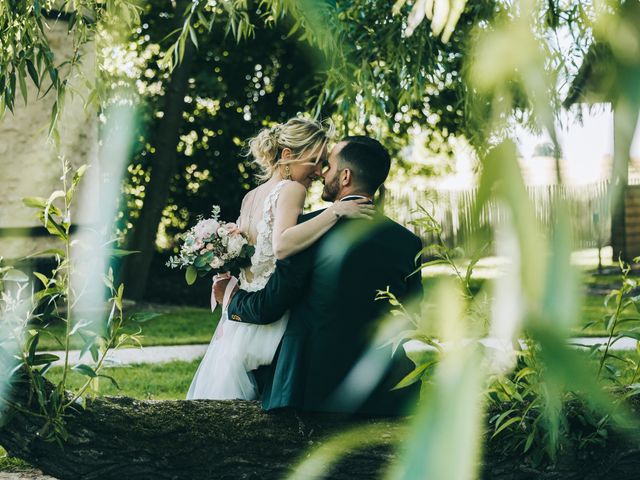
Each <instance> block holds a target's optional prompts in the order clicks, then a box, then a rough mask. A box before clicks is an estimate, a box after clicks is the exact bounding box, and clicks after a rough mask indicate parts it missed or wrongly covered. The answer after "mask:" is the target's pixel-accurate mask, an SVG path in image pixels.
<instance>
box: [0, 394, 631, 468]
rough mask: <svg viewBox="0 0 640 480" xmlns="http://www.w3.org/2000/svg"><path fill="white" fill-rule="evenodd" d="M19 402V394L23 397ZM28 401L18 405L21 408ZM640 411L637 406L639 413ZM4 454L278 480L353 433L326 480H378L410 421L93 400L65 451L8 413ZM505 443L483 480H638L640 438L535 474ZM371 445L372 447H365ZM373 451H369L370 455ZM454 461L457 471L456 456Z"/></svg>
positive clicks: (78, 415) (241, 405) (236, 404)
mask: <svg viewBox="0 0 640 480" xmlns="http://www.w3.org/2000/svg"><path fill="white" fill-rule="evenodd" d="M18 393H20V392H18ZM22 395H23V398H22V400H21V399H20V398H16V399H15V400H16V401H17V402H19V403H22V404H23V405H24V403H23V402H24V401H25V399H26V393H24V392H23V393H22ZM639 404H640V401H639V402H635V404H634V406H635V407H636V408H635V409H636V411H637V410H638V408H637V407H638V405H639ZM5 418H6V423H5V424H4V425H3V426H2V427H1V428H0V445H2V446H3V447H4V448H5V449H6V450H7V452H8V453H9V455H11V456H14V457H18V458H21V459H23V460H25V461H27V462H29V463H30V464H32V465H33V466H34V467H37V468H39V469H41V470H42V471H43V472H44V473H46V474H49V475H52V476H54V477H57V478H59V479H73V480H76V479H116V480H122V479H125V478H136V479H147V478H148V479H193V478H202V479H205V478H212V479H238V478H245V479H253V478H255V479H260V480H269V479H280V478H283V477H285V476H286V475H287V474H290V473H291V472H292V471H293V469H294V468H295V466H296V465H297V464H298V462H299V460H300V459H302V458H304V457H305V456H306V455H307V454H308V453H309V451H310V449H311V448H313V447H316V446H319V445H322V444H323V442H325V441H326V440H327V439H328V437H330V436H331V435H332V434H334V433H336V432H339V431H344V429H346V428H349V427H353V426H354V425H360V426H365V427H368V428H375V432H376V435H375V436H376V437H378V438H379V441H374V442H370V440H371V437H372V436H374V435H372V434H371V431H370V430H369V434H368V436H367V437H365V436H363V440H362V442H363V444H362V447H361V448H354V449H350V450H349V449H345V448H342V449H341V451H340V454H341V455H342V457H341V460H340V461H339V462H338V464H337V465H335V466H333V467H331V468H329V469H328V470H326V474H325V477H324V478H331V479H339V480H342V479H354V478H381V477H382V476H383V474H384V472H385V471H386V469H387V467H388V466H389V465H390V463H391V462H393V461H394V460H395V459H396V458H397V456H396V451H397V448H398V446H399V445H401V442H402V441H403V440H404V439H405V438H406V437H407V435H406V432H407V429H408V428H409V427H408V423H409V422H410V419H407V418H402V419H384V418H378V419H355V420H354V419H348V418H346V417H345V416H341V415H326V414H324V415H321V414H309V413H306V414H302V413H300V412H294V411H280V412H276V413H265V412H263V411H262V410H261V409H260V406H259V404H258V403H257V402H247V401H240V400H236V401H212V400H197V401H146V400H136V399H132V398H127V397H105V398H97V399H95V400H93V401H91V402H89V404H88V406H87V409H86V410H83V411H72V412H69V415H68V417H67V420H66V421H67V423H66V425H67V428H68V432H69V437H68V439H67V440H66V441H65V442H64V443H63V445H62V448H61V447H60V446H59V445H58V444H57V443H55V442H45V441H43V440H42V439H40V438H39V436H38V434H37V432H38V431H39V430H40V429H41V428H42V420H40V419H38V418H37V417H34V416H31V415H29V414H24V413H20V412H17V411H15V410H13V411H11V415H9V416H8V417H5ZM501 438H502V437H497V438H496V439H494V440H492V441H491V442H488V444H487V447H486V450H485V454H484V465H483V469H482V471H483V473H482V478H484V479H487V480H489V479H491V480H516V479H517V480H529V479H531V480H534V479H535V480H556V479H557V480H560V479H562V480H573V479H575V480H578V479H580V480H582V479H586V480H595V479H602V478H609V479H616V480H624V479H636V478H637V475H638V471H640V438H638V436H637V435H636V436H635V437H630V436H626V437H625V436H622V435H620V434H616V433H612V434H611V435H610V436H609V438H608V440H607V443H606V445H602V444H600V445H595V444H594V445H592V446H589V447H584V448H581V449H577V448H572V449H567V450H565V451H564V452H563V453H562V455H561V456H560V457H559V459H558V462H557V464H556V465H554V466H552V467H545V468H542V467H541V468H539V469H534V468H530V467H528V466H527V465H526V464H525V461H524V460H523V458H522V456H521V455H519V454H509V455H505V454H503V453H501V452H503V451H504V447H505V444H504V441H503V440H501ZM365 442H366V443H365ZM371 445H373V446H371ZM452 461H455V458H454V456H453V455H452Z"/></svg>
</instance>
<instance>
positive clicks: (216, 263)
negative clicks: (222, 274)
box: [209, 257, 224, 269]
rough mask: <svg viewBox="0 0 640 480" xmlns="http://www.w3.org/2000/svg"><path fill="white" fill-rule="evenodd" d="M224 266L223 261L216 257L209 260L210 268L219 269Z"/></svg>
mask: <svg viewBox="0 0 640 480" xmlns="http://www.w3.org/2000/svg"><path fill="white" fill-rule="evenodd" d="M223 265H224V261H223V260H222V259H221V258H218V257H213V260H211V263H210V264H209V266H210V267H211V268H215V269H217V268H221V267H222V266H223Z"/></svg>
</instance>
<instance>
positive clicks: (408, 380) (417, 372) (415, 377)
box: [391, 361, 437, 390]
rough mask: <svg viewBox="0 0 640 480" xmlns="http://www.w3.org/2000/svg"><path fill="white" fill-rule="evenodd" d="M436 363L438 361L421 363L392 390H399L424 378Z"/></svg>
mask: <svg viewBox="0 0 640 480" xmlns="http://www.w3.org/2000/svg"><path fill="white" fill-rule="evenodd" d="M436 363H437V362H435V361H434V362H430V363H425V364H423V365H420V366H419V367H417V368H415V369H414V370H413V371H412V372H411V373H409V374H408V375H407V376H406V377H404V378H403V379H402V380H400V381H399V382H398V384H397V385H396V386H395V387H393V388H392V389H391V390H399V389H401V388H405V387H408V386H409V385H413V384H414V383H416V382H418V381H420V380H422V376H423V375H424V373H425V372H426V370H427V369H428V368H429V367H431V366H432V365H435V364H436Z"/></svg>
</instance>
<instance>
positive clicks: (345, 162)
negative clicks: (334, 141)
mask: <svg viewBox="0 0 640 480" xmlns="http://www.w3.org/2000/svg"><path fill="white" fill-rule="evenodd" d="M342 141H343V142H346V145H345V146H344V147H342V149H341V150H340V152H338V161H339V166H340V168H348V169H349V170H351V172H352V174H353V182H354V183H355V184H356V185H357V186H358V187H360V188H362V189H363V190H364V191H365V192H366V193H369V194H371V195H373V194H374V193H376V191H377V190H378V188H380V185H382V184H383V183H384V181H385V180H386V179H387V175H389V168H390V167H391V157H390V156H389V152H387V149H386V148H384V147H383V146H382V144H381V143H380V142H379V141H377V140H375V139H374V138H371V137H367V136H365V135H354V136H350V137H345V138H343V139H342Z"/></svg>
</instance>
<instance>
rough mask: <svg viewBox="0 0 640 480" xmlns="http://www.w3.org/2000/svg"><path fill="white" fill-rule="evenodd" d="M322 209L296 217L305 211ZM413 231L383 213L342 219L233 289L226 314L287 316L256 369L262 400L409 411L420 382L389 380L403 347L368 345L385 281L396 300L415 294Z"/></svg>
mask: <svg viewBox="0 0 640 480" xmlns="http://www.w3.org/2000/svg"><path fill="white" fill-rule="evenodd" d="M318 213H319V212H314V213H311V214H309V215H306V216H303V217H301V221H305V220H308V219H309V218H312V217H313V216H314V215H317V214H318ZM421 248H422V244H421V241H420V239H419V238H418V237H417V236H415V235H414V234H413V233H411V232H410V231H409V230H407V229H406V228H404V227H402V226H400V225H399V224H397V223H395V222H393V221H392V220H390V219H389V218H387V217H385V216H384V215H381V214H377V215H376V216H375V218H374V219H373V220H349V219H343V220H341V221H339V222H338V223H337V224H336V225H335V226H334V227H333V228H332V229H331V230H330V231H329V232H327V233H326V234H325V235H324V236H323V237H322V238H321V239H319V240H318V241H317V242H316V243H315V244H314V245H312V246H311V247H309V248H308V249H307V250H305V251H303V252H301V253H299V254H297V255H294V256H292V257H290V258H287V259H285V260H282V261H278V262H277V264H276V270H275V273H274V274H273V275H272V276H271V278H270V279H269V282H268V283H267V285H266V287H265V288H264V289H263V290H260V291H257V292H246V291H243V290H240V291H238V292H237V294H236V295H235V296H234V297H233V299H232V301H231V302H230V304H229V310H228V313H229V319H231V320H235V321H241V322H248V323H254V324H267V323H272V322H275V321H277V320H278V319H280V318H281V317H282V315H283V314H284V313H285V312H286V311H287V310H289V311H290V316H289V323H288V326H287V329H286V331H285V333H284V336H283V338H282V341H281V343H280V346H279V347H278V351H277V352H276V357H275V359H274V361H273V363H272V365H270V366H269V367H264V368H261V369H259V371H258V372H257V377H258V378H259V379H260V380H261V382H260V383H261V384H262V385H261V387H262V388H261V391H262V402H263V408H264V409H266V410H270V409H274V408H282V407H294V408H300V409H304V410H313V411H332V412H357V413H363V414H377V415H399V414H404V413H406V408H407V407H408V406H410V405H409V404H412V403H414V402H415V401H416V400H417V395H418V389H419V385H418V384H416V385H414V386H413V387H412V388H411V387H410V388H406V389H401V390H397V391H393V392H391V391H390V389H391V388H392V387H393V386H394V385H395V384H396V383H397V382H398V381H399V380H400V379H401V378H403V376H404V375H406V374H407V373H409V372H410V371H411V370H412V368H413V364H412V363H411V362H410V361H409V360H408V359H407V358H406V356H405V355H404V351H403V349H402V348H400V349H398V351H397V352H396V355H395V356H394V357H393V358H392V350H391V347H390V346H389V347H384V348H379V347H371V345H370V344H371V340H372V336H373V334H374V333H375V327H376V326H377V323H378V321H379V320H381V319H382V318H383V317H384V316H385V314H386V313H388V311H389V303H388V302H387V301H386V300H382V301H375V300H374V298H375V296H376V292H377V291H378V290H385V289H386V288H387V287H389V289H390V291H391V292H393V293H394V294H395V295H396V296H397V297H398V298H399V299H401V300H408V299H409V298H411V297H414V298H415V297H420V298H421V297H422V282H421V276H420V272H418V273H415V274H413V275H411V273H412V272H413V271H414V270H415V268H416V261H415V257H416V254H417V253H418V252H419V251H420V250H421Z"/></svg>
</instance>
